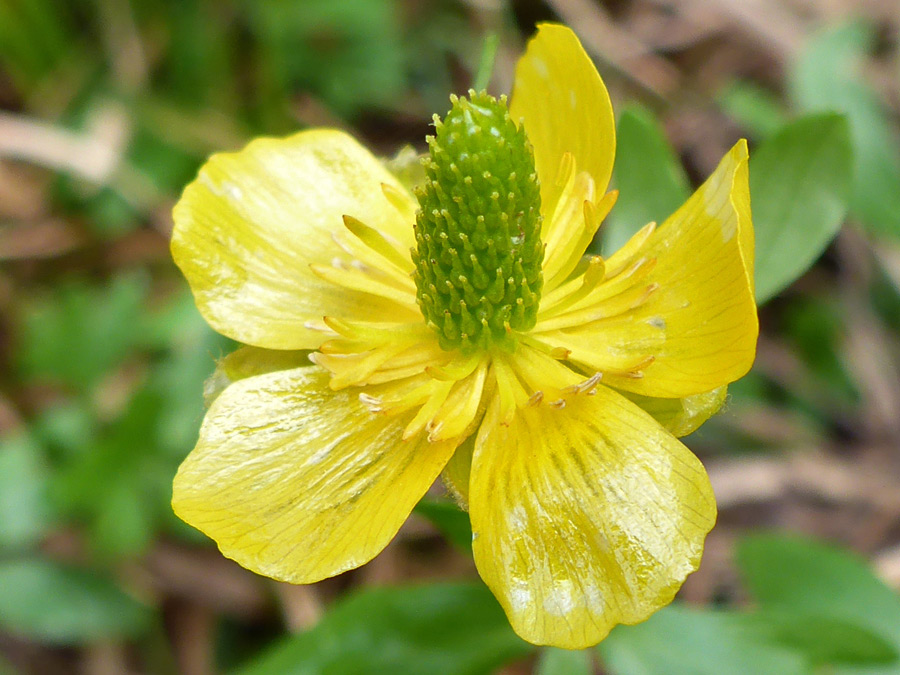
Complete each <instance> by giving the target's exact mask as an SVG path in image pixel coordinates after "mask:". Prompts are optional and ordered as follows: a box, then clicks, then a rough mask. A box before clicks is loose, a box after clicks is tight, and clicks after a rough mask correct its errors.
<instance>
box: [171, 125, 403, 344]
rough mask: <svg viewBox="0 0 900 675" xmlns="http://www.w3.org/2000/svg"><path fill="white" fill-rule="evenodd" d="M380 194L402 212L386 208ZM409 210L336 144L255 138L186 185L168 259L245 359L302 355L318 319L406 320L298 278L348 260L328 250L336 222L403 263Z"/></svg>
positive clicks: (380, 304) (347, 142)
mask: <svg viewBox="0 0 900 675" xmlns="http://www.w3.org/2000/svg"><path fill="white" fill-rule="evenodd" d="M382 184H386V185H388V186H390V188H389V189H391V193H392V195H393V197H394V199H395V201H397V200H400V202H401V203H400V206H401V207H403V208H398V207H396V206H394V205H392V203H391V202H390V201H389V200H388V199H387V198H386V196H385V193H384V190H383V188H382ZM398 195H399V196H398ZM404 200H405V201H404ZM413 208H414V201H413V200H412V197H411V196H409V194H408V193H407V192H406V190H405V188H403V187H402V186H401V185H400V183H399V182H397V180H396V179H395V178H394V177H393V176H392V175H391V174H390V173H388V171H387V170H386V169H385V168H384V167H383V166H382V164H381V163H380V162H379V161H378V160H377V159H375V158H374V157H373V156H372V155H371V154H370V153H369V152H368V151H367V150H365V149H364V148H363V147H362V146H360V145H359V144H358V143H357V142H356V141H355V140H353V139H352V138H350V137H349V136H347V135H346V134H344V133H342V132H339V131H331V130H314V131H304V132H301V133H298V134H295V135H293V136H290V137H289V138H285V139H267V138H264V139H259V140H256V141H253V142H252V143H250V144H249V145H248V146H247V147H246V148H244V149H243V150H241V151H240V152H237V153H228V154H220V155H214V156H213V157H212V158H211V159H210V160H209V161H208V162H207V163H206V165H204V167H203V168H202V169H201V170H200V174H199V176H198V177H197V179H196V180H195V181H194V182H193V183H191V184H190V185H188V187H187V188H186V189H185V191H184V194H183V196H182V197H181V200H180V201H179V202H178V204H177V206H176V207H175V212H174V218H175V230H174V231H173V233H172V255H173V257H174V258H175V262H176V263H177V264H178V266H179V267H180V268H181V270H182V272H183V273H184V275H185V277H187V280H188V282H189V283H190V285H191V289H192V290H193V292H194V297H195V300H196V302H197V307H198V308H199V309H200V312H201V313H202V314H203V316H204V318H205V319H206V320H207V321H208V322H209V324H210V325H211V326H212V327H213V328H215V329H216V330H217V331H219V332H220V333H222V334H224V335H227V336H228V337H231V338H234V339H235V340H239V341H241V342H244V343H247V344H252V345H255V346H257V347H267V348H270V349H313V348H316V347H318V345H319V344H320V343H321V341H322V334H321V333H318V332H315V331H313V330H310V329H309V328H307V327H306V326H305V324H306V323H307V322H308V321H320V320H321V319H322V317H323V316H324V315H326V314H327V315H329V316H340V317H342V318H349V319H360V320H379V319H383V317H385V316H391V317H392V318H399V319H400V320H402V319H403V318H415V316H416V312H417V310H416V308H415V300H414V298H412V297H410V302H409V303H405V304H402V305H401V304H398V303H397V302H396V301H395V300H391V299H389V298H388V297H385V296H384V295H379V294H377V293H376V292H375V290H373V291H372V292H366V291H363V290H352V291H351V290H348V289H346V288H342V287H340V286H338V285H336V284H333V283H330V282H328V281H325V280H323V279H322V278H321V277H320V276H317V275H315V274H313V272H312V270H311V269H310V265H311V264H313V263H317V264H320V265H331V264H333V261H335V260H346V259H348V256H346V255H344V252H343V251H342V250H341V248H340V247H339V246H338V245H337V243H335V241H334V240H333V235H334V234H336V233H342V232H343V230H344V224H343V220H342V218H343V216H345V215H349V216H352V217H354V218H357V219H359V220H361V221H363V222H364V223H365V224H366V225H368V226H369V227H371V228H374V229H376V230H378V231H379V232H381V233H382V234H383V235H384V236H385V237H386V238H388V239H390V240H393V241H395V242H396V243H397V248H398V249H400V250H403V251H408V250H409V247H410V246H411V245H412V221H411V220H410V219H409V215H410V213H411V212H412V211H411V210H410V209H413ZM374 286H375V285H374V284H372V287H373V288H374ZM407 294H408V293H407Z"/></svg>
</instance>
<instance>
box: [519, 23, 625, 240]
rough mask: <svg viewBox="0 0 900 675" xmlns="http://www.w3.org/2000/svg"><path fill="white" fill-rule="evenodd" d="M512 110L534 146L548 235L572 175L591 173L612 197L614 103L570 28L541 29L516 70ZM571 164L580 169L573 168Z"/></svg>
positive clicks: (596, 185)
mask: <svg viewBox="0 0 900 675" xmlns="http://www.w3.org/2000/svg"><path fill="white" fill-rule="evenodd" d="M509 108H510V114H511V115H512V118H513V119H514V120H520V119H521V120H522V121H523V123H524V126H525V133H526V134H528V138H529V140H530V141H531V144H532V145H533V146H534V160H535V165H536V167H537V173H538V177H539V178H540V181H541V210H542V211H543V213H544V216H545V224H544V227H545V230H546V228H547V227H549V226H552V222H549V221H550V220H551V219H550V218H549V216H550V215H552V214H553V212H554V210H555V207H556V202H557V200H558V199H559V196H560V194H561V193H562V191H563V189H564V187H565V184H566V180H567V179H568V174H569V173H570V172H571V171H572V170H574V172H575V173H576V174H577V173H579V172H582V171H586V172H587V173H588V174H590V177H591V178H592V179H593V182H594V188H595V191H596V194H598V195H601V196H602V195H603V194H604V193H605V192H606V186H607V185H608V184H609V177H610V175H611V174H612V167H613V158H614V157H615V153H616V125H615V119H614V118H613V111H612V104H611V103H610V100H609V94H608V93H607V91H606V86H605V85H604V84H603V80H602V79H600V75H599V74H598V73H597V69H596V68H595V67H594V64H593V62H592V61H591V59H590V57H589V56H588V55H587V54H586V53H585V51H584V48H583V47H582V46H581V43H580V42H579V41H578V38H577V37H576V35H575V33H573V32H572V31H571V30H570V29H569V28H567V27H565V26H560V25H556V24H548V23H545V24H540V25H539V26H538V32H537V34H536V35H535V36H534V37H533V38H532V39H531V41H530V42H529V43H528V47H527V49H526V51H525V54H524V55H523V56H522V58H521V59H519V63H518V65H517V66H516V78H515V83H514V85H513V93H512V100H511V101H510V106H509ZM567 153H568V157H569V158H570V159H569V160H567V159H566V157H567ZM571 160H574V164H575V166H574V169H573V168H571V167H570V166H567V165H570V163H571ZM545 234H546V232H545ZM542 238H543V240H544V241H547V237H546V236H542Z"/></svg>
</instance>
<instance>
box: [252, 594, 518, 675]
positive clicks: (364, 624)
mask: <svg viewBox="0 0 900 675" xmlns="http://www.w3.org/2000/svg"><path fill="white" fill-rule="evenodd" d="M532 649H534V647H532V645H529V644H527V643H526V642H524V641H522V640H521V639H519V638H518V637H517V636H516V635H515V633H513V631H512V628H510V626H509V622H508V621H507V620H506V617H505V616H504V614H503V610H502V609H501V608H500V606H499V605H498V604H497V601H496V600H494V597H493V596H492V595H491V593H490V591H489V590H488V589H487V587H485V586H483V585H480V584H479V585H475V584H467V583H461V584H436V585H429V586H418V587H409V588H374V589H369V590H365V591H362V592H360V593H357V594H356V595H354V596H352V597H350V598H348V599H346V600H343V601H341V602H339V603H338V604H337V605H335V606H334V607H333V608H332V609H331V610H330V611H329V612H328V614H327V615H326V616H325V617H324V618H323V619H322V620H321V621H320V622H319V624H318V625H316V627H315V628H313V629H312V630H310V631H308V632H306V633H303V634H301V635H297V636H295V637H292V638H289V639H287V640H285V641H284V642H282V643H281V644H279V645H277V646H276V647H275V648H274V649H273V650H271V651H270V652H268V653H267V654H264V655H263V656H262V658H260V659H258V660H256V661H255V662H253V663H251V664H250V665H249V666H247V667H246V668H244V669H242V670H240V674H241V675H269V674H271V675H307V674H308V675H344V674H352V675H367V674H369V673H371V674H372V675H380V674H381V673H404V675H417V674H418V673H421V674H422V675H431V674H432V673H441V674H442V675H480V674H481V673H487V672H491V671H492V669H494V668H496V667H498V666H500V665H502V664H504V663H506V662H508V661H510V660H511V659H515V658H518V657H521V656H524V655H526V654H528V653H529V652H530V651H531V650H532Z"/></svg>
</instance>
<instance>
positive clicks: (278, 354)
mask: <svg viewBox="0 0 900 675" xmlns="http://www.w3.org/2000/svg"><path fill="white" fill-rule="evenodd" d="M308 365H309V352H307V351H297V352H295V351H284V350H280V349H279V350H274V349H260V348H259V347H246V346H245V347H240V348H238V349H236V350H234V351H233V352H231V353H230V354H229V355H228V356H226V357H224V358H222V359H219V360H218V361H217V362H216V370H215V372H213V374H212V375H210V376H209V377H208V378H207V379H206V382H204V383H203V400H204V402H205V403H206V407H207V408H208V407H209V406H210V405H212V402H213V401H214V400H215V399H216V397H217V396H218V395H219V394H221V393H222V392H223V391H225V388H226V387H228V386H229V385H230V384H232V383H234V382H237V381H238V380H243V379H244V378H245V377H253V376H254V375H262V374H264V373H271V372H272V371H273V370H290V369H292V368H299V367H300V366H308Z"/></svg>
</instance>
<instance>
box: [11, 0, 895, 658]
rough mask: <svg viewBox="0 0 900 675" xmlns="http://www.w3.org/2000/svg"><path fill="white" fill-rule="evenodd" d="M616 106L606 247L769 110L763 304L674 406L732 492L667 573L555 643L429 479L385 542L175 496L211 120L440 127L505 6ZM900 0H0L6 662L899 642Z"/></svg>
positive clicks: (779, 650) (719, 654) (505, 42)
mask: <svg viewBox="0 0 900 675" xmlns="http://www.w3.org/2000/svg"><path fill="white" fill-rule="evenodd" d="M545 20H550V21H562V22H564V23H567V24H568V25H569V26H571V27H572V28H573V29H574V30H575V31H576V32H577V33H578V34H579V36H580V37H581V40H582V41H583V43H584V45H585V47H586V49H587V51H588V52H589V53H590V55H591V56H592V57H593V58H594V60H595V63H596V64H597V67H598V69H599V70H600V72H601V73H602V75H603V76H604V79H605V81H606V83H607V86H608V87H609V89H610V92H611V95H612V99H613V104H614V107H615V109H616V112H617V115H618V117H619V154H618V158H617V166H616V173H615V175H614V182H615V184H616V186H617V187H619V188H620V190H621V197H620V200H619V204H618V205H617V207H616V209H615V210H614V211H613V216H612V217H611V218H610V220H609V222H608V223H607V224H606V225H605V226H604V228H603V230H602V234H601V239H600V240H598V241H597V242H595V244H594V248H595V250H596V251H601V250H602V251H604V252H606V251H611V250H613V249H615V247H616V246H617V245H619V244H620V243H621V242H622V241H623V240H624V239H625V237H627V235H628V233H630V232H632V231H634V230H635V229H636V228H637V227H638V226H640V225H643V224H644V223H645V222H648V221H650V220H659V221H661V220H662V219H664V218H665V216H666V215H668V213H670V212H671V211H672V210H674V208H675V207H676V206H677V205H678V204H679V203H680V202H681V200H682V199H683V198H684V197H685V195H686V194H688V193H689V190H690V189H692V187H694V186H696V185H697V184H699V182H701V181H702V180H703V178H705V176H707V175H708V174H709V173H710V172H711V171H712V169H713V168H714V167H715V165H716V163H717V162H718V160H719V158H720V157H721V156H722V155H723V154H724V153H725V152H726V150H727V149H728V148H729V147H730V146H731V145H733V143H734V142H735V141H736V140H737V139H738V138H740V137H746V138H748V139H749V140H750V142H751V157H752V161H751V191H752V198H753V207H754V220H755V222H756V227H757V239H758V251H757V264H758V270H757V291H758V298H759V301H760V305H761V310H760V311H761V323H762V333H761V336H760V342H759V356H758V359H757V362H756V365H755V367H754V369H753V371H752V372H751V373H750V374H749V375H748V376H747V377H746V378H744V379H743V380H742V381H740V382H738V383H736V384H735V385H733V386H732V387H731V389H730V398H729V402H728V405H727V407H726V409H725V410H724V411H723V412H722V413H721V414H720V415H718V416H717V417H716V418H714V419H713V420H712V421H710V422H709V423H707V425H706V426H704V427H703V428H702V429H701V430H700V431H699V432H697V433H695V434H693V435H692V436H691V437H689V438H687V439H686V442H687V444H688V445H689V446H690V447H691V448H692V449H693V450H695V451H696V452H697V453H698V454H699V455H700V456H701V458H702V459H703V460H704V462H705V463H706V465H707V467H708V469H709V472H710V475H711V477H712V481H713V485H714V487H715V489H716V493H717V497H718V501H719V506H720V517H719V524H718V525H717V527H716V528H715V530H714V531H713V532H712V534H711V535H710V536H709V539H708V542H707V551H706V554H705V558H704V561H703V565H702V567H701V569H700V570H699V571H698V572H697V573H695V574H694V575H693V576H691V577H690V578H689V579H688V581H687V583H686V584H685V586H684V588H683V590H682V592H681V593H680V596H679V601H678V603H677V604H676V605H673V607H671V608H669V609H667V610H664V611H662V612H660V613H659V614H658V615H656V616H654V617H653V618H652V619H651V620H650V621H648V622H647V623H645V624H642V625H640V626H636V627H622V628H619V629H616V630H615V631H614V632H613V634H612V635H611V636H610V638H609V639H607V640H606V641H605V642H603V643H602V644H601V645H600V647H599V648H598V649H597V650H591V651H586V652H563V651H559V650H538V649H536V648H534V647H532V646H530V645H527V644H525V643H523V642H521V641H520V640H518V638H516V637H515V635H514V634H512V632H511V630H510V629H509V626H508V624H507V623H506V622H505V619H504V617H503V615H502V612H501V611H500V609H499V607H498V606H497V605H496V603H494V601H493V599H492V598H491V596H490V594H489V593H488V592H487V591H486V589H485V588H484V587H483V586H482V585H481V584H480V582H478V581H477V577H476V575H475V573H474V565H473V563H472V561H471V557H470V555H469V552H468V551H467V548H466V539H467V536H468V534H467V527H468V522H467V519H466V517H465V516H463V515H461V514H460V513H459V512H458V511H456V510H455V507H454V506H453V505H452V504H449V503H447V502H446V501H442V499H441V495H440V493H439V491H438V492H436V493H435V495H434V496H433V497H430V498H429V499H428V500H427V501H426V502H423V504H422V505H420V507H419V508H418V509H417V515H414V516H413V518H412V519H411V520H410V521H409V522H408V523H407V524H406V525H405V526H404V528H403V529H402V530H401V532H400V534H399V535H398V537H397V538H396V540H395V541H394V542H393V543H392V544H391V545H390V546H389V547H388V549H387V550H386V551H385V552H384V553H383V554H382V555H381V556H379V557H378V558H377V559H376V560H375V561H373V562H372V563H370V564H369V565H367V566H365V567H363V568H361V569H359V570H356V571H353V572H350V573H347V574H345V575H343V576H341V577H339V578H336V579H332V580H328V581H326V582H323V583H321V584H317V585H315V586H309V587H292V586H288V585H285V584H279V583H276V582H273V581H270V580H268V579H264V578H261V577H257V576H255V575H253V574H251V573H250V572H247V571H245V570H243V569H241V568H240V567H238V566H237V565H235V564H233V563H231V562H230V561H228V560H226V559H224V558H222V557H221V556H220V555H219V554H218V552H217V551H216V549H215V547H214V545H212V543H211V542H210V541H209V540H207V539H205V537H203V535H201V534H199V533H198V532H196V531H194V530H192V529H191V528H189V527H188V526H187V525H184V524H183V523H181V522H180V521H178V520H177V519H176V518H175V516H174V515H173V514H172V513H171V510H170V507H169V499H170V496H171V479H172V477H173V475H174V472H175V470H176V468H177V466H178V464H179V462H180V461H181V460H182V459H183V458H184V457H185V455H186V454H187V453H188V452H189V450H190V449H191V448H192V446H193V443H194V442H195V440H196V435H197V430H198V428H199V424H200V421H201V419H202V416H203V410H204V408H203V395H202V394H203V383H204V380H205V378H207V377H208V376H209V375H210V374H211V373H212V371H213V369H214V368H215V361H216V359H217V358H220V357H221V356H223V355H225V354H227V353H228V352H229V351H231V350H232V349H233V348H234V347H235V346H236V345H235V344H233V343H231V342H229V341H228V340H227V339H225V338H222V337H220V336H218V335H216V334H215V333H213V332H212V331H211V330H210V329H209V328H208V327H207V326H206V325H205V323H204V322H203V321H202V319H201V318H200V316H199V315H198V313H197V311H196V309H195V308H194V305H193V302H192V300H191V297H190V293H189V291H188V288H187V284H186V283H185V281H184V280H183V278H182V277H181V276H180V274H179V273H178V271H177V269H176V268H175V266H174V265H173V263H172V261H171V259H170V256H169V253H168V236H169V232H170V230H171V227H172V222H171V209H172V206H173V204H174V202H175V201H176V200H177V198H178V195H179V193H180V191H181V189H182V188H183V187H184V185H185V184H186V183H188V182H189V181H190V180H191V179H192V178H193V177H194V175H195V174H196V171H197V169H198V167H199V166H200V164H201V163H202V162H203V160H204V159H205V158H206V157H207V156H208V155H209V154H210V153H212V152H215V151H220V150H229V149H237V148H239V147H241V146H242V145H243V144H244V143H246V142H247V141H248V140H249V139H250V138H252V137H253V136H256V135H261V134H267V135H281V134H287V133H290V132H292V131H294V130H297V129H300V128H304V127H308V126H331V127H339V128H343V129H346V130H349V131H350V132H352V133H353V134H354V135H356V136H357V137H359V138H361V139H362V140H363V141H364V142H365V143H366V144H367V145H368V146H369V147H371V148H373V149H374V151H376V152H377V153H378V154H380V155H382V156H385V157H389V156H393V155H394V154H395V153H396V152H397V151H398V150H400V149H401V148H402V147H403V146H405V145H407V144H410V145H412V146H413V147H414V148H415V149H416V150H418V151H421V150H422V149H423V148H424V137H425V134H426V133H428V131H429V123H430V120H431V115H432V113H435V112H437V113H440V114H443V113H444V112H446V110H447V108H448V98H447V97H448V94H449V93H451V92H457V93H462V92H464V91H465V90H466V89H468V87H469V86H470V85H471V83H472V80H473V78H474V74H475V72H476V70H477V68H478V64H479V58H480V54H481V52H482V45H483V43H484V41H485V37H486V36H487V35H489V34H496V35H497V36H498V37H499V49H498V52H497V56H496V61H495V67H494V75H493V79H492V80H491V86H490V90H491V91H492V92H493V93H495V94H499V93H502V92H507V91H509V89H510V86H511V82H512V72H513V68H514V64H515V60H516V58H517V56H518V55H519V54H520V53H521V51H522V49H523V46H524V43H525V40H527V38H528V36H529V35H531V34H532V33H533V31H534V25H535V23H536V22H539V21H545ZM898 38H900V7H898V5H897V2H896V0H615V1H609V2H596V1H594V0H543V1H539V0H511V1H504V0H255V1H254V0H0V673H17V672H18V673H27V674H31V673H35V674H42V675H43V674H51V675H52V674H56V673H84V674H85V675H107V674H110V675H113V674H119V673H185V674H187V675H205V674H207V673H218V672H242V673H247V674H253V675H258V674H260V673H272V674H277V673H289V672H297V673H338V674H342V673H471V674H473V675H475V674H478V673H489V672H500V673H504V674H507V675H514V674H519V673H531V672H537V673H540V674H542V675H554V674H565V673H571V674H573V675H579V674H582V673H584V674H587V673H592V672H597V673H611V674H613V675H632V674H638V673H641V674H648V673H650V674H656V673H658V674H660V675H663V674H667V673H675V674H676V675H679V674H681V673H685V674H687V675H692V674H693V673H709V674H710V675H712V674H714V673H729V674H730V673H738V674H740V673H844V672H846V673H850V672H853V673H863V672H865V673H900V661H898V650H900V599H898V596H897V594H896V589H898V588H900V367H898V364H900V358H898V356H900V136H898V111H900V49H898Z"/></svg>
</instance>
